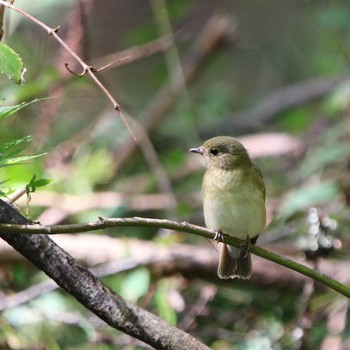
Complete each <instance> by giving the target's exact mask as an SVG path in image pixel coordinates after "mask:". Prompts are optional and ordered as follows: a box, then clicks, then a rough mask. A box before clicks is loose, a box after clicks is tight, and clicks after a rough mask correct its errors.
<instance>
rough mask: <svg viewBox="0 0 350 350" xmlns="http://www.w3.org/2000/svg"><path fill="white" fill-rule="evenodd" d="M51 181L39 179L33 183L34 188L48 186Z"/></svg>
mask: <svg viewBox="0 0 350 350" xmlns="http://www.w3.org/2000/svg"><path fill="white" fill-rule="evenodd" d="M51 181H52V180H51V179H39V180H36V181H35V182H34V185H35V186H36V187H43V186H46V185H48V184H49V183H50V182H51Z"/></svg>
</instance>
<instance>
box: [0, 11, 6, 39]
mask: <svg viewBox="0 0 350 350" xmlns="http://www.w3.org/2000/svg"><path fill="white" fill-rule="evenodd" d="M4 17H5V6H0V41H1V40H2V37H3V36H4Z"/></svg>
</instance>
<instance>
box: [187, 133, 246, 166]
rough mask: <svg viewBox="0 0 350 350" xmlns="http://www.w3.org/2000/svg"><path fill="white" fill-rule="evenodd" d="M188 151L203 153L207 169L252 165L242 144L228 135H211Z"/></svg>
mask: <svg viewBox="0 0 350 350" xmlns="http://www.w3.org/2000/svg"><path fill="white" fill-rule="evenodd" d="M189 151H190V152H193V153H198V154H201V155H203V156H204V158H205V161H206V164H207V167H208V169H210V168H220V169H224V170H232V169H235V168H238V167H242V166H250V165H252V161H251V160H250V158H249V155H248V152H247V150H246V149H245V148H244V146H243V145H242V144H241V143H240V142H239V141H238V140H237V139H235V138H233V137H230V136H217V137H213V138H211V139H209V140H207V141H205V142H204V143H203V145H202V146H200V147H198V148H191V149H190V150H189Z"/></svg>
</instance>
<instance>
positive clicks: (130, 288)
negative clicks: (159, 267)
mask: <svg viewBox="0 0 350 350" xmlns="http://www.w3.org/2000/svg"><path fill="white" fill-rule="evenodd" d="M149 284H150V274H149V271H148V270H147V269H146V268H139V269H137V270H135V271H132V272H131V273H129V274H128V275H127V276H126V277H125V279H124V281H123V285H122V288H121V290H120V294H121V295H122V296H123V297H124V298H125V299H127V300H129V301H131V302H133V303H136V302H137V301H138V299H139V298H141V297H142V296H144V295H145V294H146V293H147V290H148V288H149Z"/></svg>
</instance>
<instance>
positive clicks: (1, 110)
mask: <svg viewBox="0 0 350 350" xmlns="http://www.w3.org/2000/svg"><path fill="white" fill-rule="evenodd" d="M47 99H48V97H45V98H36V99H35V100H32V101H30V102H22V103H21V104H19V105H15V106H1V107H0V120H2V119H5V118H7V117H9V116H10V115H12V114H13V113H16V112H17V111H19V110H21V109H22V108H24V107H27V106H29V105H31V104H32V103H35V102H39V101H44V100H47Z"/></svg>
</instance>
